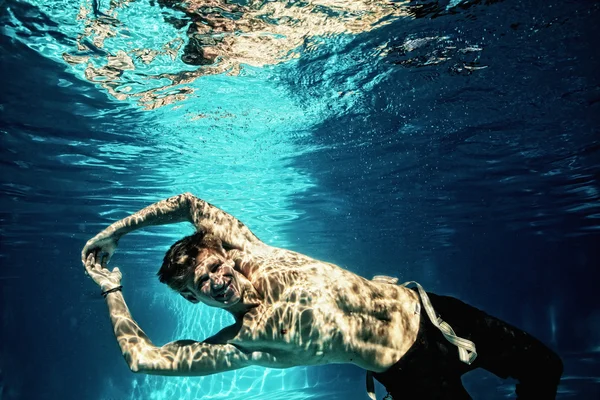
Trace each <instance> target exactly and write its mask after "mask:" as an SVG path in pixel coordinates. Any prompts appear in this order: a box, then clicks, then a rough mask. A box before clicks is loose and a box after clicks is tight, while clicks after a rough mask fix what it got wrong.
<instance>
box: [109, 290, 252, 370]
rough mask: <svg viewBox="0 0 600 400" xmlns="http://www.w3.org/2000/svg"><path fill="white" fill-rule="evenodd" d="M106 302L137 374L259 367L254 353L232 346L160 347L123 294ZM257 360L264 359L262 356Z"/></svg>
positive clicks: (178, 344)
mask: <svg viewBox="0 0 600 400" xmlns="http://www.w3.org/2000/svg"><path fill="white" fill-rule="evenodd" d="M106 300H107V303H108V308H109V312H110V320H111V322H112V325H113V330H114V333H115V337H116V338H117V341H118V343H119V347H120V348H121V352H122V354H123V356H124V358H125V361H126V362H127V364H128V365H129V368H130V369H131V370H132V371H133V372H137V373H146V374H154V375H172V376H201V375H211V374H216V373H219V372H225V371H231V370H234V369H239V368H243V367H246V366H249V365H253V364H256V363H253V362H252V358H253V354H252V353H247V352H244V351H242V350H240V349H239V348H237V347H236V346H234V345H231V344H227V343H215V340H207V342H196V341H193V340H180V341H176V342H172V343H168V344H166V345H164V346H162V347H157V346H155V345H154V344H152V342H151V341H150V339H149V338H148V337H147V336H146V334H145V333H144V331H143V330H142V329H141V328H140V327H139V325H138V324H137V323H136V322H135V321H134V320H133V317H132V316H131V314H130V312H129V309H128V308H127V305H126V304H125V300H124V299H123V294H122V293H121V292H120V291H117V292H113V293H109V294H108V295H107V296H106ZM208 342H211V343H208ZM254 357H258V358H262V357H261V354H255V355H254Z"/></svg>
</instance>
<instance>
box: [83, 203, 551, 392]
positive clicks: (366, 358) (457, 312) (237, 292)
mask: <svg viewBox="0 0 600 400" xmlns="http://www.w3.org/2000/svg"><path fill="white" fill-rule="evenodd" d="M183 221H189V222H191V223H192V224H193V225H194V226H195V227H196V230H197V232H196V233H195V234H193V235H191V236H188V237H185V238H183V239H181V240H179V241H178V242H176V243H175V244H174V245H173V246H171V248H170V249H169V250H168V251H167V253H166V255H165V257H164V261H163V264H162V266H161V268H160V270H159V272H158V276H159V279H160V281H161V282H163V283H166V284H167V285H169V287H171V288H172V289H173V290H175V291H176V292H178V293H179V294H180V295H181V296H183V297H184V298H185V299H187V300H188V301H190V302H193V303H198V302H202V303H205V304H207V305H209V306H212V307H218V308H222V309H224V310H226V311H228V312H230V313H231V314H232V315H233V317H234V319H235V323H234V324H233V325H231V326H229V327H226V328H224V329H223V330H221V331H220V332H218V333H217V334H216V335H214V336H212V337H210V338H208V339H206V340H204V341H202V342H196V341H192V340H181V341H176V342H172V343H168V344H166V345H164V346H160V347H158V346H155V345H154V344H153V343H152V342H151V341H150V339H149V338H148V337H147V336H146V334H145V333H144V332H143V330H142V329H141V328H140V327H139V326H138V324H137V323H136V322H135V321H134V320H133V318H132V316H131V314H130V313H129V310H128V308H127V305H126V304H125V300H124V298H123V294H122V291H121V288H122V287H121V273H120V271H119V269H118V268H114V269H113V270H112V271H110V270H108V269H107V268H106V263H107V262H108V261H109V259H110V257H111V256H112V254H113V253H114V251H115V250H116V247H117V243H118V241H119V239H120V238H121V237H122V236H123V235H125V234H127V233H129V232H131V231H133V230H135V229H139V228H143V227H146V226H151V225H161V224H170V223H177V222H183ZM82 261H83V263H84V265H85V268H86V271H87V273H88V274H89V275H90V277H91V278H92V279H93V280H94V281H95V282H96V283H97V284H98V285H99V286H100V288H101V290H102V294H103V295H104V297H105V298H106V300H107V304H108V309H109V313H110V319H111V322H112V325H113V329H114V333H115V336H116V338H117V341H118V343H119V346H120V348H121V351H122V353H123V356H124V357H125V360H126V361H127V363H128V365H129V367H130V368H131V370H132V371H134V372H141V373H147V374H158V375H177V376H194V375H196V376H199V375H210V374H216V373H219V372H224V371H230V370H234V369H238V368H243V367H247V366H250V365H259V366H264V367H270V368H288V367H295V366H301V365H302V366H307V365H322V364H330V363H351V364H355V365H357V366H359V367H361V368H364V369H365V370H367V371H368V375H367V376H368V379H367V387H368V391H369V395H370V396H371V397H372V398H374V394H373V385H372V380H371V379H370V378H371V377H375V378H376V379H377V380H378V381H380V382H381V383H382V384H383V385H384V386H385V387H386V389H387V390H388V392H389V393H390V394H391V396H392V397H393V398H396V399H400V398H405V399H413V398H419V399H470V398H471V397H470V396H469V394H468V393H467V391H466V390H465V389H464V387H463V385H462V382H461V376H462V375H463V374H464V373H466V372H468V371H471V370H473V369H476V368H483V369H486V370H488V371H490V372H492V373H494V374H495V375H497V376H499V377H501V378H508V377H512V378H514V379H516V380H518V384H517V386H516V393H517V398H519V399H536V400H542V399H553V398H555V396H556V391H557V387H558V384H559V381H560V377H561V375H562V362H561V360H560V358H559V357H558V355H556V354H555V353H554V352H553V351H551V350H550V349H549V348H547V347H546V346H545V345H544V344H542V343H541V342H540V341H538V340H537V339H535V338H534V337H532V336H531V335H529V334H527V333H526V332H523V331H521V330H519V329H517V328H515V327H513V326H511V325H509V324H507V323H505V322H503V321H500V320H499V319H497V318H494V317H492V316H490V315H487V314H486V313H484V312H482V311H480V310H478V309H476V308H474V307H471V306H469V305H467V304H465V303H463V302H461V301H460V300H458V299H455V298H452V297H448V296H438V295H435V294H433V293H429V292H427V293H426V292H425V291H424V290H423V289H422V288H421V287H420V285H418V284H417V286H418V288H417V289H418V290H413V289H409V288H407V287H406V286H404V285H396V284H395V280H393V279H391V278H385V277H376V278H375V279H374V280H372V281H369V280H367V279H365V278H362V277H360V276H358V275H356V274H353V273H352V272H349V271H347V270H345V269H342V268H341V267H338V266H336V265H334V264H330V263H326V262H322V261H318V260H315V259H312V258H310V257H308V256H305V255H303V254H300V253H296V252H293V251H290V250H285V249H280V248H275V247H271V246H269V245H267V244H265V243H263V242H262V241H260V240H259V239H258V238H257V237H256V236H255V235H254V234H253V233H252V232H251V231H250V229H248V228H247V227H246V226H245V225H244V224H243V223H241V222H240V221H238V220H237V219H236V218H234V217H233V216H231V215H229V214H227V213H226V212H224V211H222V210H220V209H218V208H217V207H214V206H212V205H211V204H209V203H207V202H205V201H203V200H201V199H198V198H196V197H194V196H193V195H191V194H189V193H185V194H182V195H179V196H174V197H171V198H169V199H166V200H163V201H160V202H158V203H155V204H153V205H151V206H148V207H146V208H144V209H142V210H140V211H138V212H136V213H135V214H133V215H131V216H129V217H127V218H124V219H122V220H120V221H118V222H115V223H114V224H112V225H110V226H109V227H108V228H106V229H105V230H103V231H102V232H100V233H99V234H98V235H96V236H95V237H94V238H92V239H90V240H89V241H88V242H87V244H86V245H85V247H84V249H83V251H82ZM422 311H425V312H422Z"/></svg>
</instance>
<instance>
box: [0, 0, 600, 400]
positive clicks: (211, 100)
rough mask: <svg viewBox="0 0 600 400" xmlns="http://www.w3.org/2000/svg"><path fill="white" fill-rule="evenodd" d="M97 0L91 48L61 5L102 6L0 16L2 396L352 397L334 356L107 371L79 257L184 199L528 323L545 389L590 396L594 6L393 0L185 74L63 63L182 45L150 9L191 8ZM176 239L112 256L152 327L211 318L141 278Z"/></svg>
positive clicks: (177, 329) (359, 380)
mask: <svg viewBox="0 0 600 400" xmlns="http://www.w3.org/2000/svg"><path fill="white" fill-rule="evenodd" d="M111 4H112V3H111ZM116 4H118V5H119V6H118V7H117V9H118V10H119V12H120V14H118V15H117V16H116V17H115V20H110V21H109V22H110V24H108V23H106V24H108V25H110V26H112V27H115V28H114V29H115V32H116V33H115V36H112V38H113V39H107V42H106V43H105V44H104V45H98V46H96V45H95V44H90V43H91V42H93V39H94V38H93V37H92V36H90V37H89V38H87V39H85V38H84V39H81V38H79V36H81V35H82V33H81V32H83V31H84V28H85V26H84V25H85V24H84V23H83V22H81V21H82V20H81V19H76V18H75V17H76V15H77V14H78V9H79V8H80V6H81V7H84V8H86V7H88V8H89V9H90V10H96V11H97V12H96V15H95V17H94V18H96V19H94V18H92V19H90V20H92V21H98V20H102V18H103V17H102V15H100V14H102V13H108V11H106V10H109V9H110V7H111V6H110V4H108V2H106V3H103V2H99V3H89V4H88V3H85V2H84V3H82V5H80V4H69V3H60V2H56V3H50V4H44V3H42V2H34V1H32V2H16V1H9V2H4V3H2V5H1V8H0V15H1V19H2V24H1V26H2V27H3V28H2V36H1V37H0V49H1V53H0V54H1V56H0V57H1V60H2V61H1V65H0V80H1V81H0V87H1V88H2V89H1V91H0V99H1V102H0V124H1V125H0V131H1V133H2V143H1V148H0V152H1V158H0V160H1V162H2V170H1V179H0V185H1V193H2V196H1V197H0V204H1V206H2V207H1V209H0V221H1V226H0V246H1V250H2V251H1V252H0V257H1V258H0V261H1V270H0V308H1V315H2V316H1V321H2V328H1V330H0V371H1V372H0V399H2V400H4V399H130V398H131V399H167V398H168V399H173V398H177V399H178V398H182V399H183V398H185V399H194V398H232V399H233V398H244V399H246V398H299V399H301V398H323V399H324V398H344V399H345V398H352V399H363V398H366V394H365V393H364V389H363V382H364V380H363V379H364V375H363V372H362V371H360V370H358V369H357V368H354V367H351V366H324V367H318V368H298V369H292V370H285V371H277V370H264V369H260V368H255V369H250V370H248V371H244V370H242V371H237V372H235V373H228V374H222V375H216V376H213V377H206V378H194V379H177V378H160V377H144V376H140V375H133V374H132V373H131V372H129V370H128V369H127V366H126V364H125V363H124V362H123V360H122V358H121V356H120V355H119V352H118V348H117V346H116V345H115V342H114V338H113V337H112V333H111V329H110V326H109V321H108V318H107V313H106V309H105V305H104V303H103V302H102V301H101V300H100V299H98V294H97V288H96V287H95V286H94V285H93V284H92V282H91V281H89V279H88V278H87V277H85V276H84V274H83V270H82V267H81V265H80V262H79V252H80V250H81V247H82V246H83V244H84V243H85V241H86V240H87V239H88V238H89V237H91V236H93V235H94V234H95V233H96V232H98V231H99V230H100V229H102V228H103V227H104V226H106V225H108V224H109V223H111V222H114V221H115V220H117V219H119V218H122V217H124V216H126V215H128V214H129V213H131V212H134V211H136V210H138V209H140V208H141V207H143V206H145V205H147V204H150V203H153V202H155V201H158V200H161V199H163V198H166V197H167V196H170V195H173V194H177V193H181V192H184V191H192V192H193V193H194V194H196V195H197V196H199V197H201V198H205V199H207V200H209V201H211V202H212V203H214V204H215V205H217V206H220V207H222V208H223V209H225V210H227V211H229V212H231V213H232V214H234V215H235V216H236V217H238V218H239V219H241V220H242V221H244V222H245V223H246V224H247V225H248V226H249V227H250V228H251V229H252V230H253V231H255V232H256V233H257V234H258V235H259V237H261V238H262V239H263V240H264V241H266V242H268V243H270V244H273V245H277V246H284V247H288V248H291V249H294V250H298V251H301V252H304V253H307V254H309V255H311V256H314V257H316V258H320V259H323V260H327V261H331V262H335V263H337V264H339V265H341V266H344V267H346V268H348V269H350V270H352V271H354V272H356V273H358V274H361V275H363V276H366V277H371V276H372V275H376V274H387V275H394V276H398V277H399V278H400V279H401V280H417V281H419V282H421V283H422V284H423V285H424V286H425V287H426V288H427V289H428V290H431V291H434V292H439V293H444V294H451V295H455V296H458V297H460V298H461V299H463V300H465V301H467V302H469V303H471V304H473V305H475V306H477V307H480V308H483V309H485V310H486V311H488V312H490V313H492V314H494V315H497V316H499V317H501V318H503V319H505V320H507V321H509V322H511V323H513V324H515V325H517V326H519V327H522V328H524V329H526V330H528V331H529V332H531V333H533V334H534V335H536V336H537V337H539V338H540V339H541V340H543V341H544V342H545V343H547V344H548V345H549V346H550V347H552V348H553V349H555V350H556V351H557V352H558V353H559V354H560V355H561V356H562V357H563V359H564V360H565V374H564V376H563V380H562V382H561V386H560V388H559V396H558V398H564V399H567V398H574V399H595V398H598V396H599V394H600V384H599V383H598V382H599V379H600V367H599V363H600V357H599V356H598V352H599V351H600V308H599V301H598V296H597V295H596V292H597V291H598V289H597V286H598V283H597V282H598V277H599V273H598V266H599V265H600V256H599V254H600V252H599V250H598V249H599V248H600V242H599V239H600V224H599V219H600V201H599V199H600V192H599V190H600V187H599V176H600V175H599V171H600V169H599V164H600V151H599V150H600V125H599V122H600V117H599V116H598V115H599V114H600V75H599V74H598V70H599V67H600V65H599V64H600V63H599V58H598V57H599V55H598V46H597V43H596V42H597V38H599V37H600V32H599V29H600V28H598V24H597V21H598V20H600V19H599V18H600V9H599V6H598V4H597V3H594V2H589V1H562V2H558V1H544V2H542V1H531V2H519V1H511V0H507V1H467V2H452V3H451V4H448V3H447V2H425V1H418V2H408V3H397V4H401V5H402V6H403V7H404V8H403V14H402V15H401V16H399V17H398V16H394V17H392V16H383V17H382V18H383V19H386V18H387V19H388V20H389V22H390V23H389V24H381V26H377V27H376V28H370V27H363V28H361V30H359V31H356V30H352V29H353V28H348V27H346V30H340V31H335V30H334V31H327V32H325V33H323V34H321V35H319V34H317V33H315V34H314V35H315V36H314V37H313V40H312V41H306V40H305V41H304V42H302V44H301V45H300V47H298V48H296V47H294V48H296V51H297V53H298V56H297V57H294V58H291V59H288V60H286V61H284V62H278V63H264V65H254V66H248V65H247V64H248V63H250V61H248V60H247V59H242V60H241V61H239V64H240V65H242V67H241V72H240V73H239V74H231V70H227V71H213V72H210V73H208V72H202V73H200V74H198V76H194V79H190V81H189V82H184V81H183V80H177V79H175V78H173V77H172V76H170V75H169V76H167V75H168V74H177V73H184V72H185V73H188V74H191V73H192V72H190V71H198V70H200V71H208V69H209V68H210V66H208V67H207V66H204V67H202V66H200V67H198V66H193V65H190V64H185V63H183V62H182V61H181V56H182V55H184V53H185V52H186V51H189V50H186V47H185V45H181V47H180V48H179V49H178V50H177V53H176V57H175V58H173V59H171V58H168V57H167V56H165V58H160V57H162V56H157V59H156V61H154V62H151V63H148V64H143V63H141V62H139V61H138V60H137V59H135V63H136V64H135V65H136V69H135V70H130V69H126V68H122V67H114V68H113V69H112V70H111V71H113V72H114V71H116V72H117V75H118V77H117V78H114V77H111V76H112V75H110V74H109V73H107V72H106V70H103V72H102V73H98V74H97V75H93V74H92V75H90V71H91V69H90V68H87V69H86V68H85V64H76V63H68V62H66V61H65V60H66V59H65V57H64V56H63V55H64V54H70V55H72V56H78V57H89V62H90V63H92V64H93V65H94V67H95V68H100V67H101V66H102V65H104V64H102V63H105V64H106V59H107V57H110V56H111V55H112V56H114V55H116V54H117V50H123V51H130V52H131V54H133V50H131V49H133V48H136V47H138V46H141V44H139V43H142V42H143V43H144V46H146V47H148V48H161V47H160V46H158V45H157V44H156V43H158V42H160V41H161V40H162V42H167V38H173V37H180V38H181V40H182V42H184V43H185V42H186V41H188V38H187V34H188V33H189V32H188V31H187V29H188V28H186V26H187V25H185V26H181V27H179V28H177V26H179V25H177V23H173V22H172V19H173V18H175V19H177V18H179V19H181V20H183V21H184V22H185V23H189V20H186V19H185V18H187V17H186V16H185V15H183V14H181V13H179V14H177V13H176V11H173V9H174V8H173V7H171V6H168V2H165V3H160V2H158V4H154V3H151V2H133V3H127V2H116ZM165 4H166V5H165ZM239 4H241V3H239ZM265 4H266V3H265ZM290 4H291V3H290ZM119 7H120V8H119ZM136 7H142V8H141V9H139V8H136ZM373 7H375V5H373ZM140 10H142V11H143V13H140V12H139V11H140ZM328 10H329V11H328V12H329V15H330V17H329V18H330V19H331V20H332V21H334V22H335V21H342V20H343V19H344V18H349V17H344V16H343V15H342V14H341V13H340V12H339V8H336V7H333V6H331V7H330V8H329V9H328ZM336 10H337V11H336ZM334 11H335V12H334ZM92 14H93V13H92ZM314 14H317V11H314V9H313V11H312V14H311V15H314ZM137 17H139V18H142V17H143V18H145V19H144V20H143V21H142V22H137V20H136V18H137ZM169 18H171V19H169ZM364 18H366V17H364ZM105 19H106V18H105ZM192 20H193V18H192ZM152 21H155V22H156V24H153V23H151V22H152ZM165 21H171V23H170V24H168V23H166V22H165ZM106 24H105V25H102V24H99V25H98V26H100V27H105V26H108V25H106ZM292 27H293V25H292ZM294 29H300V27H295V28H294ZM312 29H317V28H315V27H313V28H312ZM286 32H287V31H286ZM287 34H288V35H289V37H292V36H293V34H291V33H289V32H287ZM169 35H171V36H169ZM83 36H84V37H85V35H83ZM96 37H98V34H97V36H96ZM161 38H162V39H161ZM129 39H131V41H133V42H135V43H134V44H131V43H129V42H127V40H129ZM163 39H164V40H163ZM86 40H87V41H86ZM111 40H112V41H111ZM144 40H146V42H144ZM153 41H156V43H154V42H153ZM162 42H160V43H162ZM78 43H84V44H85V46H84V47H85V49H83V50H81V49H79V50H78V49H77V48H78V47H77V46H78ZM149 43H150V44H149ZM292 44H294V46H295V42H293V43H292ZM154 45H155V46H154ZM161 45H162V44H161ZM153 46H154V47H153ZM161 51H162V50H161ZM261 51H262V54H268V52H267V51H266V50H261ZM67 58H68V57H67ZM230 60H234V57H231V58H230ZM227 62H230V61H228V59H227V58H226V57H223V58H222V61H221V63H222V64H221V65H224V64H227ZM227 65H234V66H233V67H231V68H230V69H235V68H236V67H235V65H237V64H235V62H234V61H231V64H227ZM202 68H204V69H202ZM86 74H87V75H86ZM161 74H162V75H161ZM186 76H187V75H186ZM107 77H108V78H107ZM169 79H171V83H170V84H169V83H164V81H168V80H169ZM157 82H159V83H157ZM161 85H164V87H165V88H163V89H160V90H158V91H157V92H152V90H154V89H156V88H157V87H160V86H161ZM127 86H128V87H129V89H126V88H125V87H127ZM128 90H129V92H128ZM146 92H149V93H152V96H149V97H148V98H149V99H148V98H144V99H145V100H143V101H142V100H140V99H141V98H142V97H141V96H142V95H139V96H137V95H132V96H131V97H129V94H128V93H134V94H137V93H146ZM123 93H126V94H127V95H124V94H123ZM178 95H181V97H177V96H178ZM119 96H121V97H119ZM162 99H169V100H168V101H166V100H162ZM149 105H150V106H149ZM190 231H191V228H190V227H160V228H153V229H149V230H146V231H144V232H139V233H135V234H132V235H131V237H130V238H129V237H128V238H127V239H125V240H123V241H122V243H121V245H120V250H119V252H118V253H117V255H116V256H115V260H114V262H115V263H117V265H119V266H121V269H122V270H123V271H124V286H125V297H126V299H127V301H128V304H129V306H130V308H131V310H132V313H133V315H134V317H135V318H136V320H138V322H139V323H140V325H141V326H142V327H143V328H144V330H145V331H146V332H147V333H148V335H149V336H150V337H151V339H152V340H153V341H154V342H155V343H165V342H167V341H170V340H174V339H182V338H193V339H202V338H204V337H205V336H206V334H208V333H210V332H214V331H215V330H216V329H218V328H219V326H222V325H223V324H225V323H227V317H226V316H224V315H222V314H218V313H214V312H212V311H211V310H205V309H200V308H204V307H192V306H189V305H186V304H184V303H183V302H182V301H181V300H180V299H178V298H175V296H174V295H173V294H171V293H170V292H169V291H168V290H167V289H166V288H163V287H161V286H160V285H159V284H158V282H156V279H155V277H154V274H155V272H156V269H157V267H158V265H159V264H160V260H161V257H162V253H163V252H164V251H165V250H166V249H167V248H168V247H169V245H170V243H171V242H172V241H173V240H174V239H176V238H177V237H179V236H181V235H182V234H185V233H189V232H190ZM198 320H200V321H202V323H200V324H198ZM183 336H185V337H183ZM464 381H465V384H466V386H467V387H468V389H469V391H470V392H471V394H472V395H473V397H474V398H478V399H500V398H505V397H506V396H509V394H510V391H511V389H512V384H513V383H512V382H505V381H502V380H500V379H497V378H495V377H494V376H492V375H489V374H486V373H480V372H476V373H473V374H471V375H468V376H467V377H465V379H464ZM379 389H381V388H380V387H378V390H379ZM383 394H384V392H383V391H379V392H378V395H379V397H382V396H383Z"/></svg>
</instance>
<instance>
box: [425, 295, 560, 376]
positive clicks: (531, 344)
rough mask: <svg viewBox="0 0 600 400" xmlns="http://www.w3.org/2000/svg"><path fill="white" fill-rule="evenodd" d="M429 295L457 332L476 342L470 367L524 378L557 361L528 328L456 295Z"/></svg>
mask: <svg viewBox="0 0 600 400" xmlns="http://www.w3.org/2000/svg"><path fill="white" fill-rule="evenodd" d="M430 299H431V303H432V305H433V307H434V309H435V310H436V312H437V313H438V314H439V315H440V316H441V317H442V319H443V320H444V321H446V322H448V324H450V326H451V327H452V328H453V329H454V331H455V332H456V334H457V335H458V336H460V337H464V338H466V339H469V340H471V341H473V342H474V343H475V346H476V348H477V358H476V359H475V362H474V363H473V364H472V365H471V368H470V369H473V368H479V367H481V368H484V369H486V370H488V371H490V372H492V373H493V374H495V375H497V376H499V377H501V378H508V377H513V378H516V379H522V378H523V377H524V376H527V375H529V374H532V373H540V372H544V371H543V370H544V369H548V368H552V367H553V366H554V365H556V359H558V356H557V355H556V354H555V353H554V352H553V351H552V350H550V349H549V348H548V347H546V346H545V345H544V344H543V343H542V342H540V341H539V340H538V339H536V338H535V337H533V336H532V335H530V334H528V333H527V332H525V331H523V330H521V329H518V328H516V327H514V326H512V325H510V324H508V323H506V322H504V321H502V320H500V319H498V318H496V317H493V316H491V315H489V314H487V313H485V312H483V311H481V310H479V309H477V308H475V307H473V306H470V305H468V304H466V303H464V302H462V301H460V300H458V299H456V298H453V297H450V296H438V295H435V294H430ZM558 360H559V362H560V359H558ZM540 369H542V371H540ZM561 372H562V370H561Z"/></svg>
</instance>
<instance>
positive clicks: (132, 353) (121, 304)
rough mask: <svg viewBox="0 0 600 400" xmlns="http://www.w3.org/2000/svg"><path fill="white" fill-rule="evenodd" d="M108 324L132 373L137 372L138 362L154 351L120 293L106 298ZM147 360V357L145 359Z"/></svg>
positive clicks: (110, 294)
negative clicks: (111, 327) (109, 323)
mask: <svg viewBox="0 0 600 400" xmlns="http://www.w3.org/2000/svg"><path fill="white" fill-rule="evenodd" d="M106 302H107V304H108V312H109V315H110V322H111V323H112V326H113V332H114V333H115V337H116V339H117V342H118V343H119V347H120V348H121V353H122V354H123V357H125V361H127V364H128V365H129V368H131V370H132V371H134V372H138V371H139V369H140V361H142V362H143V360H144V358H145V357H144V355H145V354H146V355H147V354H148V353H149V352H151V351H153V350H154V349H156V347H155V346H154V345H153V344H152V342H151V341H150V339H149V338H148V336H146V334H145V333H144V331H143V330H142V328H140V327H139V325H138V324H137V322H135V321H134V319H133V317H132V316H131V313H130V312H129V308H128V307H127V304H125V299H124V298H123V294H122V293H121V292H120V291H117V292H113V293H109V294H108V295H107V296H106ZM146 358H147V357H146Z"/></svg>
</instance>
